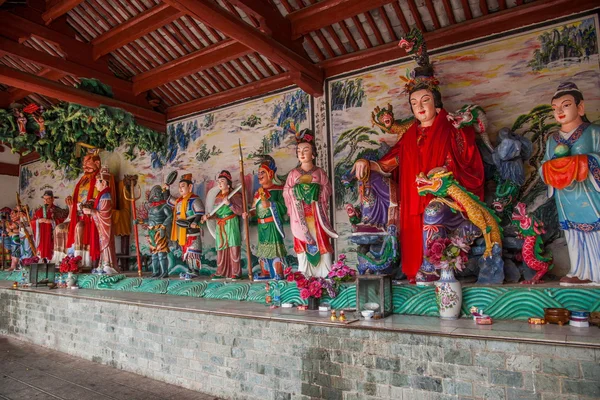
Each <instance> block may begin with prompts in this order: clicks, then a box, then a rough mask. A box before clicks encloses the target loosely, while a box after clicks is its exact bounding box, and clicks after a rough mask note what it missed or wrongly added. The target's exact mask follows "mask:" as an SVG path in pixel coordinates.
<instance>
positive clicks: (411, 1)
mask: <svg viewBox="0 0 600 400" xmlns="http://www.w3.org/2000/svg"><path fill="white" fill-rule="evenodd" d="M463 1H467V0H463ZM407 2H408V8H410V13H411V14H412V16H413V18H414V20H415V23H416V24H417V28H419V30H421V32H425V31H427V29H425V24H423V20H422V19H421V14H419V9H418V8H417V4H416V3H415V0H407Z"/></svg>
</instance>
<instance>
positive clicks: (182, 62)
mask: <svg viewBox="0 0 600 400" xmlns="http://www.w3.org/2000/svg"><path fill="white" fill-rule="evenodd" d="M249 53H252V50H251V49H249V48H248V47H246V46H244V45H243V44H241V43H239V42H236V41H233V40H231V39H226V40H223V41H221V42H219V43H215V44H213V45H210V46H207V47H205V48H203V49H201V50H198V51H195V52H193V53H191V54H188V55H186V56H183V57H179V58H177V59H175V60H173V61H170V62H168V63H165V64H163V65H161V66H160V67H157V68H154V69H152V70H150V71H148V72H143V73H141V74H138V75H136V76H134V77H133V93H134V94H136V95H137V94H139V93H142V92H145V91H146V90H149V89H153V88H155V87H159V86H162V85H164V84H165V83H168V82H172V81H175V80H177V79H179V78H183V77H184V76H188V75H191V74H193V73H196V72H199V71H203V70H205V69H208V68H212V67H214V66H217V65H220V64H222V63H224V62H227V61H230V60H234V59H236V58H239V57H241V56H244V55H246V54H249Z"/></svg>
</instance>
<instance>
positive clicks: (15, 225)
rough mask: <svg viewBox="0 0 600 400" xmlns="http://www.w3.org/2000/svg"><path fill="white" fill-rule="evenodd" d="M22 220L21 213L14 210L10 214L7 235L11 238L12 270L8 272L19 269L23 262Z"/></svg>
mask: <svg viewBox="0 0 600 400" xmlns="http://www.w3.org/2000/svg"><path fill="white" fill-rule="evenodd" d="M20 226H21V218H20V211H19V210H18V209H17V208H14V209H13V210H11V212H10V221H9V222H8V224H7V226H6V231H7V235H8V237H9V238H10V268H9V269H8V271H14V270H16V269H17V268H18V267H19V262H20V260H21V255H22V251H21V243H22V242H21V236H22V235H21V234H20V230H21V229H20Z"/></svg>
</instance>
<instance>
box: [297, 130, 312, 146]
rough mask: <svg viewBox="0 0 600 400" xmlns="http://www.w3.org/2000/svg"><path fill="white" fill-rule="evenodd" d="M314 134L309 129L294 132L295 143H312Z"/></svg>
mask: <svg viewBox="0 0 600 400" xmlns="http://www.w3.org/2000/svg"><path fill="white" fill-rule="evenodd" d="M314 140H315V134H314V133H313V131H311V130H310V129H302V130H301V131H300V132H296V142H297V143H314Z"/></svg>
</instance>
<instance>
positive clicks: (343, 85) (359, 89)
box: [331, 78, 366, 111]
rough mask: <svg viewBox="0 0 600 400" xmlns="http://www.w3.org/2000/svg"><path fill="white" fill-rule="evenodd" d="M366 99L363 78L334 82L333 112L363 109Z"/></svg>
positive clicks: (332, 92)
mask: <svg viewBox="0 0 600 400" xmlns="http://www.w3.org/2000/svg"><path fill="white" fill-rule="evenodd" d="M365 98H366V95H365V91H364V89H363V80H362V78H356V79H347V80H345V81H338V82H333V83H332V85H331V109H332V110H333V111H335V110H345V109H346V108H350V107H362V105H363V100H364V99H365Z"/></svg>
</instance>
